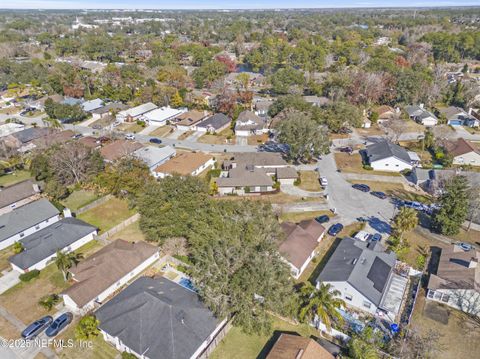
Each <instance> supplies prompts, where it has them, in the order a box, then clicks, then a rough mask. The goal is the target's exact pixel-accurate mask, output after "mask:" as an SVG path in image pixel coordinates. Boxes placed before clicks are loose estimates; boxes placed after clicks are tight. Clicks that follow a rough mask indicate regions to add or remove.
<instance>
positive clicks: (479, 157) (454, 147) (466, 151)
mask: <svg viewBox="0 0 480 359" xmlns="http://www.w3.org/2000/svg"><path fill="white" fill-rule="evenodd" d="M446 147H447V151H448V153H449V154H451V155H452V156H453V164H454V165H471V166H480V147H479V146H478V145H477V144H475V143H473V142H470V141H467V140H465V139H464V138H459V139H458V140H457V141H456V142H453V143H448V144H447V146H446Z"/></svg>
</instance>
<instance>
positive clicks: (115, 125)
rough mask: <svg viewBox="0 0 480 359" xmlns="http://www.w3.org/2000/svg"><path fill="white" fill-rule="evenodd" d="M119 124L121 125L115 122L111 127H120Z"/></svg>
mask: <svg viewBox="0 0 480 359" xmlns="http://www.w3.org/2000/svg"><path fill="white" fill-rule="evenodd" d="M120 123H121V122H120V121H115V122H114V123H113V125H112V126H113V127H117V126H120Z"/></svg>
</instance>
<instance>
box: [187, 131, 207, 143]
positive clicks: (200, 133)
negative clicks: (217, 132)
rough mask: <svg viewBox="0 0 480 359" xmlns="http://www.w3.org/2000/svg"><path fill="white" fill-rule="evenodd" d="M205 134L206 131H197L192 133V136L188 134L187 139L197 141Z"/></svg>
mask: <svg viewBox="0 0 480 359" xmlns="http://www.w3.org/2000/svg"><path fill="white" fill-rule="evenodd" d="M204 134H205V132H200V131H195V132H194V133H192V134H191V135H190V136H188V137H187V138H186V139H185V140H187V141H196V140H198V139H199V138H200V137H202V136H203V135H204Z"/></svg>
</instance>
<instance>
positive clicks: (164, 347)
mask: <svg viewBox="0 0 480 359" xmlns="http://www.w3.org/2000/svg"><path fill="white" fill-rule="evenodd" d="M95 316H96V317H97V318H98V320H99V321H100V329H102V330H103V331H105V332H107V333H108V334H110V335H111V336H114V337H118V338H119V339H120V340H121V341H122V343H124V344H125V345H126V346H128V347H129V348H130V349H132V350H133V351H135V352H136V353H138V354H144V355H145V357H147V358H152V359H153V358H162V359H186V358H190V357H191V356H192V355H193V354H194V353H195V351H196V350H197V349H198V347H199V346H200V345H201V344H202V343H203V342H204V341H205V340H207V338H208V337H209V336H210V335H211V334H212V332H213V331H214V330H215V328H216V327H217V326H218V324H219V321H218V320H217V319H216V318H215V317H214V316H213V314H212V312H210V311H209V310H208V309H207V308H205V306H204V305H203V304H202V303H201V302H200V300H199V297H198V295H197V294H196V293H195V292H192V291H190V290H188V289H185V288H184V287H182V286H180V285H178V284H176V283H174V282H171V281H169V280H168V279H166V278H162V277H160V278H149V277H141V278H139V279H137V280H136V281H134V282H133V283H132V284H131V285H129V286H128V287H127V288H126V289H124V290H123V291H122V292H121V293H120V294H118V295H117V296H116V297H114V298H113V299H112V300H110V301H109V302H108V303H106V304H105V305H103V306H102V307H101V308H100V309H98V310H97V311H96V313H95Z"/></svg>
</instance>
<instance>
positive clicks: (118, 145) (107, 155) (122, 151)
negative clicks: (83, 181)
mask: <svg viewBox="0 0 480 359" xmlns="http://www.w3.org/2000/svg"><path fill="white" fill-rule="evenodd" d="M140 148H142V145H141V144H140V143H138V142H135V141H127V140H116V141H113V142H111V143H108V144H106V145H105V146H103V147H102V148H101V149H100V154H101V155H102V157H103V158H104V160H105V161H106V162H114V161H117V160H119V159H120V158H122V157H125V156H128V155H131V154H132V153H133V152H135V151H136V150H138V149H140Z"/></svg>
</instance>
